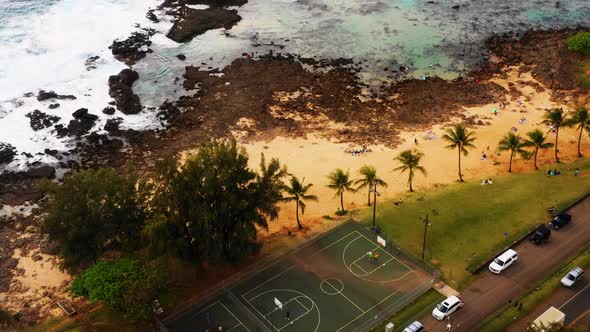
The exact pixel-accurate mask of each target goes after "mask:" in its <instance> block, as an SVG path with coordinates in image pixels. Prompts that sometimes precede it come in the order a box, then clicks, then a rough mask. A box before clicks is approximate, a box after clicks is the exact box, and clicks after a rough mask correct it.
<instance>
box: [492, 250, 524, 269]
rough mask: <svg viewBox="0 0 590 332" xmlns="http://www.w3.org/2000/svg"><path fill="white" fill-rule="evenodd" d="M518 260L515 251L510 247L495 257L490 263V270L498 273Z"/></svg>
mask: <svg viewBox="0 0 590 332" xmlns="http://www.w3.org/2000/svg"><path fill="white" fill-rule="evenodd" d="M517 260H518V255H517V254H516V251H514V250H512V249H508V250H506V251H505V252H504V253H503V254H502V255H500V256H498V257H496V258H495V259H494V260H493V261H492V262H491V263H490V266H489V268H490V271H492V273H495V274H500V273H502V271H504V270H506V268H508V267H509V266H510V265H512V264H514V262H516V261H517Z"/></svg>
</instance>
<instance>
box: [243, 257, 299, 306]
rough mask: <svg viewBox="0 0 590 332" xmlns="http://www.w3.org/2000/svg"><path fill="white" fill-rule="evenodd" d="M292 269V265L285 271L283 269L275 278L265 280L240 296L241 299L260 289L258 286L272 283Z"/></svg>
mask: <svg viewBox="0 0 590 332" xmlns="http://www.w3.org/2000/svg"><path fill="white" fill-rule="evenodd" d="M294 267H295V265H292V266H290V267H288V268H286V269H285V271H282V272H281V273H279V274H277V275H276V276H274V277H272V278H270V279H267V280H265V281H264V282H263V283H261V284H259V285H258V286H256V287H254V288H252V289H251V290H249V291H247V292H246V293H244V294H242V297H244V296H246V295H248V294H249V293H251V292H252V291H254V290H256V289H258V288H260V286H262V285H264V284H266V283H267V282H269V281H272V280H274V279H276V278H278V277H280V276H282V275H283V274H285V273H287V272H288V271H289V270H291V269H292V268H294ZM252 299H254V298H252Z"/></svg>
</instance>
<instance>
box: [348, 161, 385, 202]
mask: <svg viewBox="0 0 590 332" xmlns="http://www.w3.org/2000/svg"><path fill="white" fill-rule="evenodd" d="M359 174H360V175H361V176H362V178H360V179H358V180H355V181H354V184H356V185H358V187H357V188H356V190H357V191H358V190H361V189H364V188H368V192H367V205H368V206H371V191H372V190H373V186H374V185H375V184H377V185H378V186H381V187H387V182H385V181H383V180H382V179H380V178H379V177H378V176H377V170H376V169H375V167H373V166H368V165H365V166H363V167H361V169H359Z"/></svg>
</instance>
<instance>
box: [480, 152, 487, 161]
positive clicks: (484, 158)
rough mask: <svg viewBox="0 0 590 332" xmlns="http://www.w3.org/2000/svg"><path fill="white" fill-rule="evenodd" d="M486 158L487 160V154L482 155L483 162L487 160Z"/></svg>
mask: <svg viewBox="0 0 590 332" xmlns="http://www.w3.org/2000/svg"><path fill="white" fill-rule="evenodd" d="M486 158H487V156H486V154H485V152H484V153H482V155H481V160H486Z"/></svg>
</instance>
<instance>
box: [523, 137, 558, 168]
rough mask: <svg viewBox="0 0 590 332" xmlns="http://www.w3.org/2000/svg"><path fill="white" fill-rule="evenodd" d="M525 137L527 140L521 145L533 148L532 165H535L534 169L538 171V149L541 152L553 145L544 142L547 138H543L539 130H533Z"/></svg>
mask: <svg viewBox="0 0 590 332" xmlns="http://www.w3.org/2000/svg"><path fill="white" fill-rule="evenodd" d="M526 135H527V136H528V137H529V139H527V140H526V141H524V143H522V146H523V147H533V148H534V152H533V154H534V156H535V158H534V159H535V161H534V165H535V169H539V167H537V154H538V153H539V149H541V150H545V149H549V148H550V147H552V146H553V143H550V142H545V138H547V136H545V135H544V134H543V132H542V131H541V130H540V129H535V130H533V131H531V132H528V133H527V134H526Z"/></svg>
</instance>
